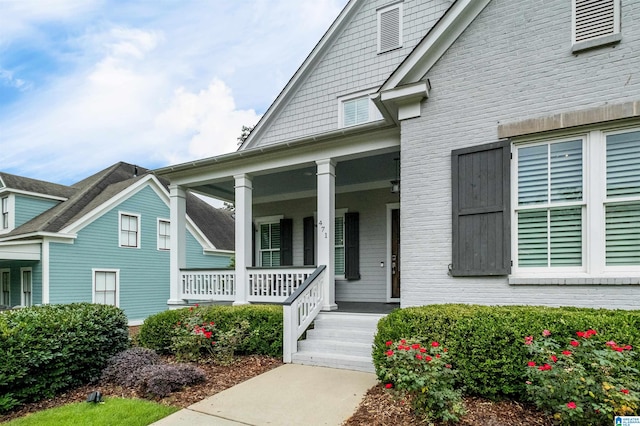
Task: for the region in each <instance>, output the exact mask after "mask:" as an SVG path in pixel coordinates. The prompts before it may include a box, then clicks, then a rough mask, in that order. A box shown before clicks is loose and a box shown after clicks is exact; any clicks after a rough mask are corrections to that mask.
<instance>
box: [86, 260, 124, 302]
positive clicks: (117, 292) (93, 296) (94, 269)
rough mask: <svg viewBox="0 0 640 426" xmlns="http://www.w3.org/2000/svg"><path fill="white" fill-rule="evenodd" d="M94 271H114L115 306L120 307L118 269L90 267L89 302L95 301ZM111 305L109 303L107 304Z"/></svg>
mask: <svg viewBox="0 0 640 426" xmlns="http://www.w3.org/2000/svg"><path fill="white" fill-rule="evenodd" d="M96 272H111V273H113V272H115V274H116V297H115V299H116V304H115V306H116V307H118V308H119V307H120V269H108V268H93V269H91V303H94V304H95V303H97V302H96ZM108 306H111V305H108Z"/></svg>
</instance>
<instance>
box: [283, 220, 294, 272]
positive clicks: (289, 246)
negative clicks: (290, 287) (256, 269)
mask: <svg viewBox="0 0 640 426" xmlns="http://www.w3.org/2000/svg"><path fill="white" fill-rule="evenodd" d="M291 265H293V219H280V266H291Z"/></svg>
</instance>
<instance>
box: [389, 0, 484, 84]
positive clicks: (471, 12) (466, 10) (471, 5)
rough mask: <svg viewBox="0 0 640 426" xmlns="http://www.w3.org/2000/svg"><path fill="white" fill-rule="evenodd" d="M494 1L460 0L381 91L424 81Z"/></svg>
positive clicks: (392, 75) (397, 69)
mask: <svg viewBox="0 0 640 426" xmlns="http://www.w3.org/2000/svg"><path fill="white" fill-rule="evenodd" d="M490 1H491V0H457V1H456V2H455V3H454V4H453V5H451V7H450V8H449V10H447V12H446V13H445V14H444V16H443V17H442V18H441V19H440V20H439V21H438V22H437V23H436V24H435V25H434V26H433V28H432V29H431V30H430V31H429V33H428V34H427V35H426V36H425V38H423V39H422V41H421V42H420V43H418V45H417V46H416V47H415V48H414V49H413V51H412V52H411V53H410V54H409V56H407V58H406V59H405V60H404V62H402V63H401V64H400V66H399V67H398V68H396V70H395V71H394V72H393V73H392V74H391V76H390V77H389V78H388V79H387V81H386V82H385V83H384V85H383V86H382V88H381V89H380V91H381V92H383V91H385V90H389V89H393V88H395V87H397V86H400V85H403V84H408V83H414V82H416V81H418V80H420V79H422V78H423V77H424V75H425V74H426V73H427V72H428V71H429V70H430V69H431V67H433V66H434V65H435V63H436V62H438V60H439V59H440V58H441V57H442V55H444V53H445V52H446V51H447V49H449V47H451V45H452V44H453V43H454V42H455V41H456V39H457V38H458V37H459V36H460V34H462V33H463V32H464V30H465V29H466V28H467V27H468V26H469V25H470V24H471V22H473V20H474V19H475V18H476V17H477V16H478V15H479V14H480V12H482V10H483V9H484V8H485V7H486V6H487V5H488V4H489V2H490Z"/></svg>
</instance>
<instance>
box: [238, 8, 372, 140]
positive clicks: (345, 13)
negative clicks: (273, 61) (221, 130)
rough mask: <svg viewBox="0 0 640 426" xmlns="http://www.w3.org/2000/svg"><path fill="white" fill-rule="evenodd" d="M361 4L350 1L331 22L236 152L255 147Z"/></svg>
mask: <svg viewBox="0 0 640 426" xmlns="http://www.w3.org/2000/svg"><path fill="white" fill-rule="evenodd" d="M363 3H364V0H350V1H349V3H347V5H346V6H345V7H344V9H342V11H341V12H340V15H338V17H337V18H336V20H335V21H333V23H332V24H331V26H330V27H329V29H328V30H327V32H326V33H325V34H324V35H323V36H322V38H321V39H320V41H319V42H318V44H316V46H315V47H314V48H313V50H312V51H311V53H310V54H309V55H308V56H307V58H306V59H305V60H304V62H303V63H302V65H300V68H298V70H297V71H296V72H295V74H293V76H292V77H291V79H290V80H289V82H288V83H287V84H286V86H285V87H284V89H282V91H281V92H280V94H279V95H278V97H277V98H276V100H275V101H273V103H272V104H271V106H269V109H267V111H266V112H265V113H264V115H263V116H262V117H261V118H260V121H258V124H256V126H255V127H254V129H253V131H252V132H251V133H250V134H249V137H248V138H247V139H246V140H245V141H244V142H243V143H242V145H240V147H239V148H238V151H243V150H245V149H247V148H252V147H254V146H255V145H256V143H257V141H258V140H259V139H260V136H261V135H262V133H263V132H264V131H265V130H266V129H267V128H268V127H269V124H270V123H271V122H272V121H273V120H274V119H275V117H277V116H278V114H279V113H280V111H281V110H282V109H283V108H284V107H285V106H286V105H287V103H288V101H289V100H290V99H291V98H292V97H293V95H294V94H295V93H296V90H297V89H298V88H299V86H300V85H301V84H302V83H303V82H304V81H305V80H306V78H307V76H308V75H309V73H310V72H311V71H312V70H313V69H314V68H315V67H316V65H317V64H318V63H319V62H320V61H321V60H322V58H323V57H324V55H325V54H326V52H327V50H328V49H329V48H330V47H331V45H332V44H333V42H334V41H335V39H336V38H337V37H338V36H339V35H340V34H341V33H342V30H344V28H345V27H346V25H347V24H348V23H349V22H350V21H351V18H352V17H353V15H354V14H355V12H356V11H357V10H358V8H359V6H360V5H361V4H363Z"/></svg>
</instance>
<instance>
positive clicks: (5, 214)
mask: <svg viewBox="0 0 640 426" xmlns="http://www.w3.org/2000/svg"><path fill="white" fill-rule="evenodd" d="M8 228H9V197H2V229H8Z"/></svg>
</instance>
